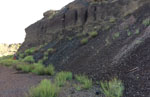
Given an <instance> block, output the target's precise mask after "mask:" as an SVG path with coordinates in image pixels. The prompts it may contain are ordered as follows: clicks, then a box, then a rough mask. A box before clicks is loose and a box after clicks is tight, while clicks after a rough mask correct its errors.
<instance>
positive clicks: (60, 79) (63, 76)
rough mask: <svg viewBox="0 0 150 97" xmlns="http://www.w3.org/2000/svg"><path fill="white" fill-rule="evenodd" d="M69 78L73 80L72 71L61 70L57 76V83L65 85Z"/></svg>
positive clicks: (60, 85)
mask: <svg viewBox="0 0 150 97" xmlns="http://www.w3.org/2000/svg"><path fill="white" fill-rule="evenodd" d="M67 80H72V73H71V72H63V71H62V72H59V73H57V74H56V77H55V83H56V85H58V86H59V87H62V86H64V85H65V83H66V81H67Z"/></svg>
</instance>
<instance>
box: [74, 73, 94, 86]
mask: <svg viewBox="0 0 150 97" xmlns="http://www.w3.org/2000/svg"><path fill="white" fill-rule="evenodd" d="M75 79H76V80H77V81H79V82H80V83H81V84H82V88H83V89H89V88H91V87H92V79H89V78H88V77H87V76H85V75H75Z"/></svg>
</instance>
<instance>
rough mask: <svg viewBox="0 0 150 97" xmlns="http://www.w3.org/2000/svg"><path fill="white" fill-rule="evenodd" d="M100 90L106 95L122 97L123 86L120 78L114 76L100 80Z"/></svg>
mask: <svg viewBox="0 0 150 97" xmlns="http://www.w3.org/2000/svg"><path fill="white" fill-rule="evenodd" d="M100 85H101V92H102V93H104V95H105V96H106V97H122V96H123V91H124V86H123V83H122V82H121V80H118V79H116V78H114V79H113V80H111V81H105V82H100Z"/></svg>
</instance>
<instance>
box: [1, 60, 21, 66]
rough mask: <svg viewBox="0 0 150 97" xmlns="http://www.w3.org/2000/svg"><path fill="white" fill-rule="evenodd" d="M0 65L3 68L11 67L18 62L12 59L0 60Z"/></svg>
mask: <svg viewBox="0 0 150 97" xmlns="http://www.w3.org/2000/svg"><path fill="white" fill-rule="evenodd" d="M0 64H1V65H4V66H12V65H15V64H18V61H17V60H13V59H4V60H0Z"/></svg>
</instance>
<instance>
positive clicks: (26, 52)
mask: <svg viewBox="0 0 150 97" xmlns="http://www.w3.org/2000/svg"><path fill="white" fill-rule="evenodd" d="M35 49H36V48H35V47H32V48H30V49H27V50H25V54H26V55H32V54H33V53H34V52H35Z"/></svg>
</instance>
